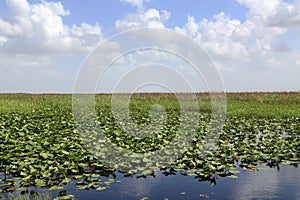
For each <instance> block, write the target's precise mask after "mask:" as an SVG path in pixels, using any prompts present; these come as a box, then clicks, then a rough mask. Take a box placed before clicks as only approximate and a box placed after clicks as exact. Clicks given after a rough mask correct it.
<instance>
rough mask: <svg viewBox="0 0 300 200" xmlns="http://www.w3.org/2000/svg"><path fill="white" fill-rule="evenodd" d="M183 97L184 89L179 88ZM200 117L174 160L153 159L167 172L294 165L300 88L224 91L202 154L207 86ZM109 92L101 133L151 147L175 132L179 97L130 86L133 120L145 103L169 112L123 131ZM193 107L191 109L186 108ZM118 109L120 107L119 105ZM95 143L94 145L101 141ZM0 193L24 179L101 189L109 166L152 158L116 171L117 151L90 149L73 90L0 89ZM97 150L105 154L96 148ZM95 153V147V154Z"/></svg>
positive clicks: (209, 176) (201, 173) (200, 174)
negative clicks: (149, 133) (220, 119)
mask: <svg viewBox="0 0 300 200" xmlns="http://www.w3.org/2000/svg"><path fill="white" fill-rule="evenodd" d="M181 95H183V96H186V97H187V98H186V99H189V95H188V94H181ZM197 98H198V102H199V109H200V123H199V126H198V128H197V134H196V136H195V137H194V138H192V145H191V146H190V147H189V148H188V149H187V150H186V151H185V152H184V153H183V155H182V156H181V157H180V158H179V159H178V160H176V161H175V162H173V163H169V164H162V163H157V166H156V167H157V168H159V169H161V170H164V171H165V173H170V174H171V173H176V172H179V173H181V174H184V175H191V176H195V177H196V178H198V179H199V180H203V181H206V180H208V181H211V182H212V183H213V182H214V181H215V179H216V177H229V178H237V177H238V175H237V173H238V172H239V171H238V170H237V168H239V167H241V168H243V169H244V170H259V168H258V164H260V163H267V165H269V166H270V167H272V166H277V165H278V164H290V165H294V166H297V165H298V164H299V162H300V93H297V92H283V93H228V94H226V98H227V105H226V106H227V113H226V120H225V124H224V127H223V130H222V132H221V133H220V135H219V141H218V144H217V146H218V147H217V149H212V150H211V151H208V152H206V154H205V156H203V154H202V152H201V147H202V144H203V140H204V139H205V135H206V134H207V127H208V124H209V119H210V112H211V101H210V95H209V94H208V93H199V94H197ZM110 104H111V95H108V94H107V95H96V111H97V119H98V123H99V126H100V127H101V128H102V129H103V130H104V132H105V134H106V136H107V138H108V139H109V140H110V141H112V142H113V143H114V144H116V145H117V146H119V147H122V148H125V149H128V150H130V151H133V152H142V153H146V152H152V151H155V150H157V148H158V149H159V148H160V147H163V146H165V145H167V144H169V142H171V141H172V139H173V138H174V137H175V135H176V131H177V130H178V128H179V126H180V121H182V119H181V118H180V117H189V116H180V104H179V102H178V100H177V99H176V96H175V95H173V94H154V93H152V94H135V95H133V96H132V97H131V101H130V116H131V117H132V118H133V120H134V121H135V122H136V123H137V124H149V123H150V116H149V109H150V108H151V106H152V105H154V104H160V105H162V106H163V107H164V108H165V111H166V113H167V125H166V126H165V127H164V128H163V129H162V130H163V131H162V133H158V134H156V135H155V137H151V138H135V137H134V136H128V135H126V134H123V133H122V131H120V130H119V129H118V126H117V125H116V123H115V122H114V118H113V116H112V113H111V108H110ZM192 110H193V109H191V112H192ZM120 112H121V111H120ZM99 148H100V147H99ZM0 149H1V152H0V175H1V176H0V177H1V178H0V193H1V192H9V191H14V190H20V191H22V190H26V188H28V187H29V186H38V187H46V188H49V189H50V190H60V189H62V188H63V186H64V185H65V184H67V183H68V182H69V181H70V180H71V179H76V181H77V182H76V184H77V188H78V189H87V188H95V189H97V190H104V189H106V188H108V187H109V184H111V183H112V182H115V180H113V179H108V180H106V181H103V180H102V179H101V178H100V175H101V176H102V175H103V174H104V175H106V176H108V175H109V174H113V173H114V172H115V171H118V170H119V171H120V172H122V173H124V175H125V176H126V175H131V174H138V175H141V176H148V175H153V173H154V169H152V168H151V169H147V167H146V166H147V163H148V162H150V160H149V159H148V158H147V157H141V158H137V159H136V160H135V161H134V162H136V163H137V165H138V166H139V168H137V169H130V170H129V172H128V171H126V172H125V171H124V172H123V171H122V169H124V167H125V166H127V165H128V163H126V160H122V159H120V160H121V161H120V163H118V164H117V165H115V166H105V165H103V163H101V162H99V159H97V158H98V157H97V156H96V155H92V154H91V153H90V152H89V151H88V150H87V148H86V147H85V145H84V143H83V141H82V140H81V139H80V137H79V136H78V134H77V131H76V130H75V126H74V120H73V114H72V95H67V94H61V95H59V94H39V95H37V94H0ZM102 156H103V155H102ZM100 157H101V155H100Z"/></svg>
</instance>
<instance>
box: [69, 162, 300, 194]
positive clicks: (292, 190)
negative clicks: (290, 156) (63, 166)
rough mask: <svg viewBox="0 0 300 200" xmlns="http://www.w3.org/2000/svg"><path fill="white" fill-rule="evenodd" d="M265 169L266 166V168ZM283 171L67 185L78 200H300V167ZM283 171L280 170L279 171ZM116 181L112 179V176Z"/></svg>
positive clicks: (284, 168) (134, 179)
mask: <svg viewBox="0 0 300 200" xmlns="http://www.w3.org/2000/svg"><path fill="white" fill-rule="evenodd" d="M262 167H264V166H262ZM279 167H280V168H279V169H276V168H268V167H267V168H268V170H264V171H254V172H249V171H243V170H241V173H240V174H238V177H239V178H238V179H230V178H226V177H219V178H218V179H217V180H216V185H214V186H210V182H209V181H205V182H203V181H202V182H201V181H198V179H195V178H194V177H190V176H183V175H180V174H177V175H170V176H165V175H163V174H162V173H161V172H157V173H156V177H155V178H154V177H147V178H139V179H137V177H135V176H134V177H126V178H124V177H123V175H122V174H116V175H117V179H118V180H121V182H120V183H117V182H115V183H112V184H111V185H110V188H108V189H107V190H103V191H96V190H75V186H74V183H71V184H69V185H68V186H67V188H66V189H67V191H68V193H72V194H74V195H75V197H76V198H77V199H87V200H94V199H95V200H96V199H97V200H98V199H103V200H111V199H130V200H131V199H132V200H134V199H141V198H143V197H147V198H148V199H155V200H157V199H162V200H163V199H165V198H167V199H170V200H171V199H175V200H180V199H206V198H209V199H222V200H227V199H228V200H229V199H230V200H234V199H237V200H247V199H289V200H293V199H295V200H297V199H298V200H299V199H300V168H296V167H294V166H289V165H280V166H279ZM278 170H279V171H278ZM110 178H112V177H110Z"/></svg>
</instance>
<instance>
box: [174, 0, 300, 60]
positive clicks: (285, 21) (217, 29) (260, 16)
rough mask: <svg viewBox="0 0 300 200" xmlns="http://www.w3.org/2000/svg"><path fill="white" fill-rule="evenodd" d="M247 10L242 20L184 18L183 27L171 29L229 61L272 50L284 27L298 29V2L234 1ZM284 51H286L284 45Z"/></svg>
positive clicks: (299, 19) (220, 14)
mask: <svg viewBox="0 0 300 200" xmlns="http://www.w3.org/2000/svg"><path fill="white" fill-rule="evenodd" d="M237 1H238V2H239V3H240V4H241V5H244V6H246V7H247V8H248V9H249V11H248V13H247V15H246V20H245V21H244V22H241V21H240V20H237V19H231V18H230V17H228V16H227V15H226V14H225V13H223V12H221V13H219V14H217V15H215V16H214V20H207V19H202V20H200V21H197V20H196V19H195V18H194V17H193V16H189V17H188V18H187V22H186V24H185V25H184V26H183V27H176V28H175V30H176V31H178V32H180V33H182V34H185V35H188V36H190V37H192V38H194V39H195V40H196V41H197V42H199V43H200V44H201V45H203V47H204V48H206V49H207V50H208V52H209V53H211V54H212V55H215V56H225V57H229V58H247V57H248V56H250V55H251V54H265V53H266V52H269V51H272V50H273V49H274V47H273V46H272V45H273V43H274V42H275V43H276V39H277V37H278V36H281V35H284V34H285V33H287V32H288V27H291V26H293V27H297V26H300V1H299V0H298V1H295V2H293V3H286V2H283V1H281V0H237ZM285 49H289V47H288V46H285Z"/></svg>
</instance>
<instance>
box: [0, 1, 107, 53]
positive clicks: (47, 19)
mask: <svg viewBox="0 0 300 200" xmlns="http://www.w3.org/2000/svg"><path fill="white" fill-rule="evenodd" d="M6 4H7V8H8V10H9V13H10V15H9V16H8V17H7V19H3V18H1V17H0V38H1V39H0V51H4V49H5V52H6V53H9V52H10V53H11V54H18V53H28V54H48V53H75V52H81V51H87V50H89V49H91V48H92V47H93V46H94V45H95V43H97V41H99V40H100V39H101V38H102V33H101V27H100V26H99V25H98V24H94V25H90V24H87V23H82V24H80V25H73V26H71V27H70V26H67V25H66V24H64V22H63V17H64V16H68V15H70V14H71V12H70V11H69V10H66V9H65V8H64V6H63V5H62V3H61V2H46V1H42V2H41V3H36V4H30V3H29V2H28V1H27V0H7V1H6Z"/></svg>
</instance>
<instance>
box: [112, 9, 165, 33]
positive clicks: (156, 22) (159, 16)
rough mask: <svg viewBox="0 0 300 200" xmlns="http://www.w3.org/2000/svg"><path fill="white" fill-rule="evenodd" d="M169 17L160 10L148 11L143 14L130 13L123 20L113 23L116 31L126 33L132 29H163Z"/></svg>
mask: <svg viewBox="0 0 300 200" xmlns="http://www.w3.org/2000/svg"><path fill="white" fill-rule="evenodd" d="M169 17H170V13H169V12H167V11H165V10H162V11H159V10H156V9H148V10H147V11H145V12H142V13H141V12H137V13H132V14H129V15H128V16H126V17H125V18H124V19H120V20H117V21H116V22H115V26H116V29H117V30H118V31H126V30H130V29H134V28H146V27H147V28H165V25H164V22H166V21H167V20H168V19H169Z"/></svg>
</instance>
